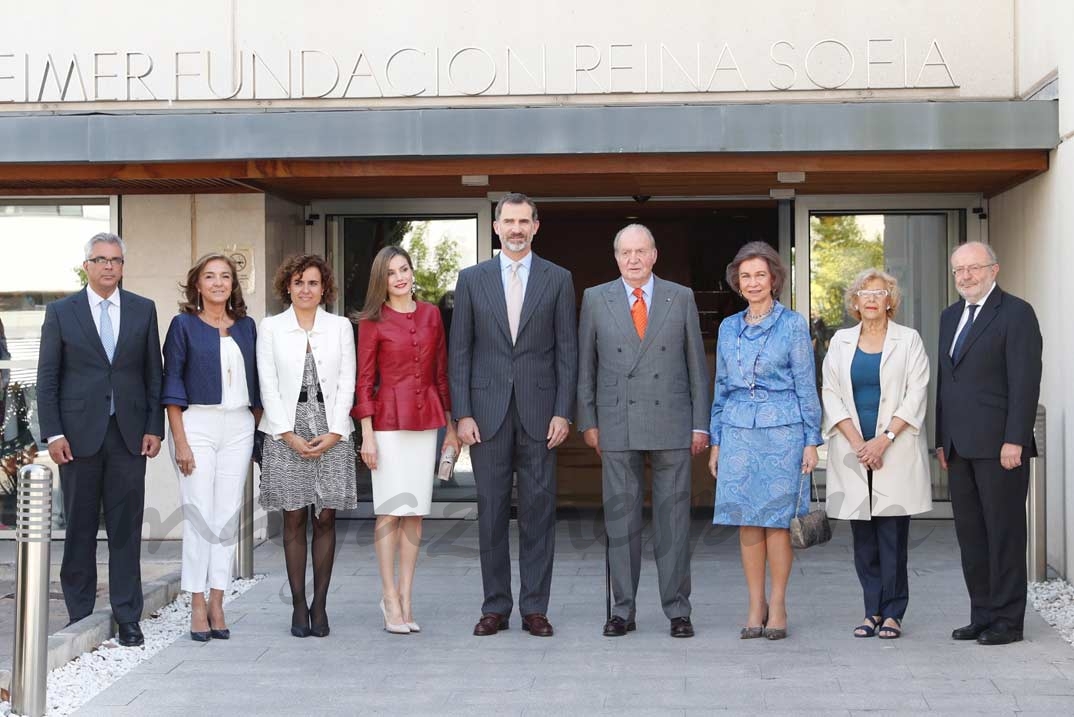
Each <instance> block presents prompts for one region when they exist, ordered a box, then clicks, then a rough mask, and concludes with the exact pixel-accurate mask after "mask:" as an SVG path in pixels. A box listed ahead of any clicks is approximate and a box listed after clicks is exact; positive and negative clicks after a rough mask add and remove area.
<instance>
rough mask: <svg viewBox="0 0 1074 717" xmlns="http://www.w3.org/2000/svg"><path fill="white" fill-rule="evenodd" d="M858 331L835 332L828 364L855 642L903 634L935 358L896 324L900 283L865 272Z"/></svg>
mask: <svg viewBox="0 0 1074 717" xmlns="http://www.w3.org/2000/svg"><path fill="white" fill-rule="evenodd" d="M845 298H846V308H847V311H848V312H849V313H850V315H851V316H853V317H854V318H855V319H858V320H859V321H860V323H858V324H857V325H856V326H852V327H851V328H848V329H841V330H839V331H837V332H836V333H835V335H834V336H833V337H832V339H831V342H830V344H829V346H828V353H827V355H826V356H825V357H824V368H823V390H822V392H821V396H822V399H823V402H824V428H823V430H824V434H825V438H826V439H827V441H828V467H827V510H828V516H829V517H832V518H839V519H843V520H849V521H851V528H852V533H853V539H854V566H855V568H856V569H857V572H858V579H859V581H860V582H861V587H862V592H863V594H864V599H865V619H864V620H863V621H862V624H861V625H859V626H858V627H857V628H855V630H854V635H855V637H872V636H873V635H879V637H881V638H885V639H891V638H897V637H899V636H901V635H902V619H903V615H904V614H905V613H906V605H907V602H908V600H909V584H908V579H907V568H906V561H907V543H908V540H909V534H910V516H911V515H915V514H917V513H923V512H925V511H927V510H930V509H931V508H932V484H931V480H930V474H929V459H928V446H927V444H926V438H925V432H924V431H925V411H926V408H927V405H928V398H927V391H928V383H929V359H928V356H927V355H926V353H925V347H924V344H923V343H922V341H921V336H920V335H919V334H918V333H917V332H916V331H914V330H913V329H911V328H909V327H907V326H901V325H899V324H897V323H895V322H894V321H892V320H891V317H892V316H894V315H895V312H896V311H898V308H899V301H900V293H899V286H898V283H897V282H896V281H895V278H894V277H893V276H891V275H890V274H888V273H886V272H883V271H880V270H877V269H867V270H865V271H863V272H862V273H861V274H859V275H858V276H857V277H856V278H855V279H854V281H853V282H851V284H850V286H849V287H847V290H846V297H845Z"/></svg>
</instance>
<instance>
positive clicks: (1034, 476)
mask: <svg viewBox="0 0 1074 717" xmlns="http://www.w3.org/2000/svg"><path fill="white" fill-rule="evenodd" d="M1046 428H1047V421H1046V420H1045V415H1044V406H1043V405H1041V404H1037V420H1036V421H1035V422H1034V423H1033V437H1034V439H1035V440H1036V443H1037V456H1036V458H1031V459H1030V460H1029V496H1028V497H1027V498H1026V529H1027V536H1026V537H1027V538H1028V540H1027V541H1026V572H1027V576H1028V578H1029V581H1030V582H1037V581H1039V580H1046V579H1047V578H1048V516H1047V513H1046V506H1047V501H1046V498H1047V481H1046V480H1045V479H1046V470H1045V460H1044V457H1045V454H1046V450H1045V445H1046V443H1047V441H1046V438H1047V435H1046V431H1045V429H1046Z"/></svg>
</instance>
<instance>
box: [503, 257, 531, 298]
mask: <svg viewBox="0 0 1074 717" xmlns="http://www.w3.org/2000/svg"><path fill="white" fill-rule="evenodd" d="M518 262H519V264H520V265H521V266H519V267H518V278H519V279H521V280H522V295H523V296H525V295H526V284H528V283H529V280H530V264H532V263H533V252H532V251H530V252H526V256H524V257H522V258H521V259H519V260H518ZM514 263H515V262H514V261H512V260H511V259H510V257H508V256H507V255H506V254H504V253H503V252H502V251H501V252H500V280H501V281H503V295H504V296H507V286H508V283H509V282H510V281H511V265H512V264H514Z"/></svg>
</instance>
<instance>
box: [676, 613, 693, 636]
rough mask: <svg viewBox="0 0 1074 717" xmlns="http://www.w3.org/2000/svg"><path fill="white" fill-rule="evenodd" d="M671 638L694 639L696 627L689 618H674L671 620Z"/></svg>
mask: <svg viewBox="0 0 1074 717" xmlns="http://www.w3.org/2000/svg"><path fill="white" fill-rule="evenodd" d="M671 636H672V637H693V636H694V626H693V624H692V623H691V622H690V618H688V617H673V618H671Z"/></svg>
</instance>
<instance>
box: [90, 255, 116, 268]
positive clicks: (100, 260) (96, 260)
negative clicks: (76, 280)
mask: <svg viewBox="0 0 1074 717" xmlns="http://www.w3.org/2000/svg"><path fill="white" fill-rule="evenodd" d="M86 261H88V262H89V263H90V264H96V265H97V266H113V265H114V266H123V257H118V258H116V259H109V258H108V257H106V256H92V257H90V258H89V259H86Z"/></svg>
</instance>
